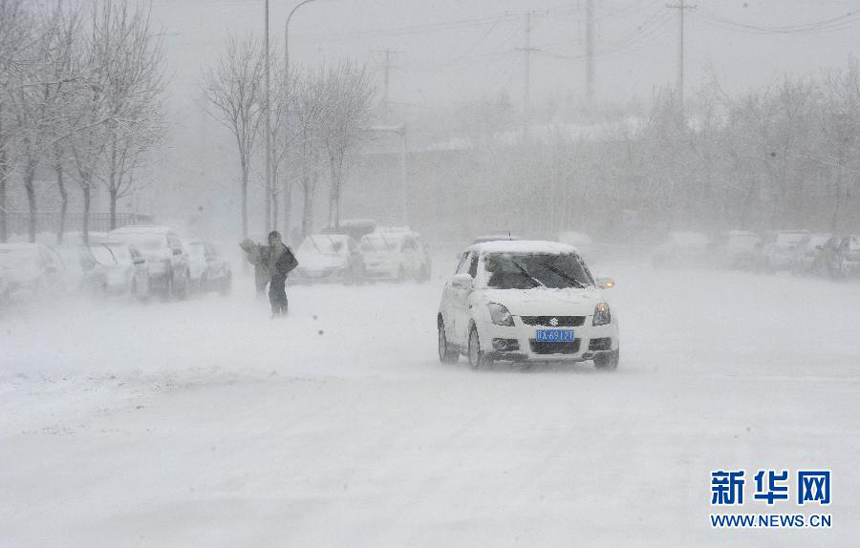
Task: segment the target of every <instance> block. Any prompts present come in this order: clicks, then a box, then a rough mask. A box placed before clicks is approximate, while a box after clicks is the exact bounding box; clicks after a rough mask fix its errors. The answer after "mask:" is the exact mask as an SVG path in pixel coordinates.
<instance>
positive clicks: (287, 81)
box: [283, 0, 314, 241]
mask: <svg viewBox="0 0 860 548" xmlns="http://www.w3.org/2000/svg"><path fill="white" fill-rule="evenodd" d="M313 1H314V0H304V1H303V2H299V3H298V4H296V6H295V7H294V8H293V9H292V10H291V11H290V13H289V15H287V22H286V23H285V24H284V85H285V86H286V93H287V94H292V93H293V88H292V79H291V78H290V20H292V18H293V14H295V13H296V10H298V9H299V8H300V7H302V6H304V5H305V4H309V3H311V2H313ZM289 115H290V109H289V106H287V108H285V109H284V128H285V130H286V131H289V130H290V125H289ZM285 146H289V139H288V140H287V144H286V145H285ZM283 192H284V241H289V240H288V239H289V238H290V237H291V234H290V212H291V211H292V206H293V198H292V185H291V184H290V177H289V172H287V173H286V175H285V177H284V190H283Z"/></svg>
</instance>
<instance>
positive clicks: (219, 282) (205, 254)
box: [185, 241, 233, 295]
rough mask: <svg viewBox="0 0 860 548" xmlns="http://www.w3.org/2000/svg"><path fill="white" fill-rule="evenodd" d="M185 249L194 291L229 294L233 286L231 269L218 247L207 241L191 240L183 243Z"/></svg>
mask: <svg viewBox="0 0 860 548" xmlns="http://www.w3.org/2000/svg"><path fill="white" fill-rule="evenodd" d="M185 250H186V251H187V252H188V269H189V272H190V274H191V287H193V288H194V291H195V292H197V293H207V292H209V291H217V292H218V293H220V294H222V295H229V294H230V291H231V289H232V287H233V271H232V269H231V268H230V263H229V262H227V261H226V260H225V259H224V258H223V257H222V256H221V254H220V253H219V252H218V249H217V248H216V247H215V246H214V245H212V244H211V243H209V242H202V241H192V242H187V243H186V244H185Z"/></svg>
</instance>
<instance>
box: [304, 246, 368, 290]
mask: <svg viewBox="0 0 860 548" xmlns="http://www.w3.org/2000/svg"><path fill="white" fill-rule="evenodd" d="M295 255H296V259H297V260H298V261H299V266H298V267H296V269H295V270H294V271H293V272H292V273H291V274H290V277H289V278H287V280H288V281H289V282H290V283H319V282H341V283H347V284H352V283H360V282H363V281H364V278H365V267H364V257H363V256H362V254H361V251H360V250H359V247H358V244H357V243H355V240H354V239H352V238H351V237H350V236H348V235H346V234H314V235H312V236H308V237H307V238H305V240H304V241H303V242H302V245H300V246H299V248H298V249H297V250H296V253H295Z"/></svg>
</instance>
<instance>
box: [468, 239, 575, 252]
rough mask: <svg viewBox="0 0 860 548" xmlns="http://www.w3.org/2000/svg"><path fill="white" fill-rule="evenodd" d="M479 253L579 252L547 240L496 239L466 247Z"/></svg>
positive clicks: (570, 246)
mask: <svg viewBox="0 0 860 548" xmlns="http://www.w3.org/2000/svg"><path fill="white" fill-rule="evenodd" d="M466 249H467V250H468V251H475V252H477V253H551V254H559V253H579V251H578V250H577V249H576V247H574V246H572V245H570V244H563V243H561V242H549V241H545V240H495V241H492V242H483V243H480V244H473V245H471V246H469V247H468V248H466Z"/></svg>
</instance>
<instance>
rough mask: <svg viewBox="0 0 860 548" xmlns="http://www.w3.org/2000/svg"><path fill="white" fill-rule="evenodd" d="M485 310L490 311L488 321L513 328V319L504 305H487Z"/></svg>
mask: <svg viewBox="0 0 860 548" xmlns="http://www.w3.org/2000/svg"><path fill="white" fill-rule="evenodd" d="M487 309H488V310H489V311H490V319H491V320H492V321H493V323H494V324H496V325H506V326H508V327H513V325H514V317H513V316H511V312H510V311H509V310H508V308H507V307H506V306H505V305H503V304H499V303H487Z"/></svg>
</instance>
